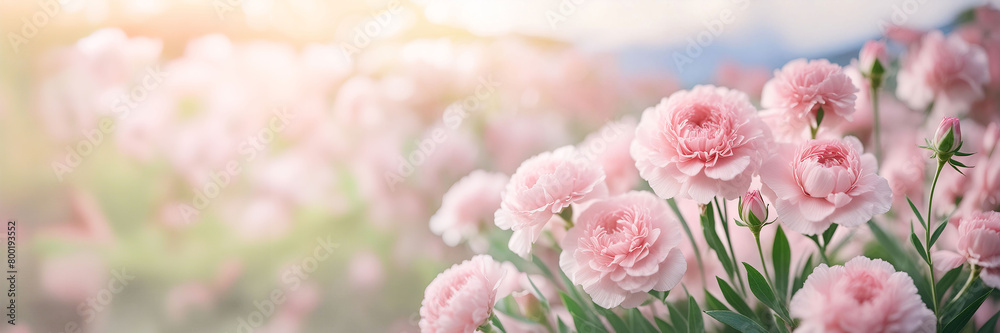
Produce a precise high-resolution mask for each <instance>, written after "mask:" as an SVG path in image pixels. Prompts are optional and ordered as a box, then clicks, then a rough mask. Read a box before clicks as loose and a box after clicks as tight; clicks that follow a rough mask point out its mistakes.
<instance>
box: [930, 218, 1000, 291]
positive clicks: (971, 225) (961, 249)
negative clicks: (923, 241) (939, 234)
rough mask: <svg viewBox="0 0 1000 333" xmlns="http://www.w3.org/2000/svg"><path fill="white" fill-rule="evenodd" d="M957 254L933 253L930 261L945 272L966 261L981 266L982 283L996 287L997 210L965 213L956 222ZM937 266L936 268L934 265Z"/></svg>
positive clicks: (999, 275) (999, 259)
mask: <svg viewBox="0 0 1000 333" xmlns="http://www.w3.org/2000/svg"><path fill="white" fill-rule="evenodd" d="M957 250H958V254H955V253H954V252H948V251H939V252H935V253H934V256H933V259H934V263H935V264H938V265H939V266H941V268H940V269H939V270H941V271H946V270H950V269H952V268H955V267H958V266H961V265H962V263H964V262H968V263H969V264H971V265H975V266H979V267H982V269H983V270H982V272H981V273H980V275H979V277H980V278H982V279H983V283H985V284H986V285H987V286H990V287H993V288H1000V212H992V211H990V212H976V213H970V214H965V216H963V217H962V218H961V220H959V224H958V246H957ZM935 268H937V267H935Z"/></svg>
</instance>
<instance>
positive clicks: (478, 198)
mask: <svg viewBox="0 0 1000 333" xmlns="http://www.w3.org/2000/svg"><path fill="white" fill-rule="evenodd" d="M506 184H507V176H506V175H504V174H501V173H492V172H486V171H483V170H476V171H473V172H472V173H470V174H469V175H468V176H465V178H462V179H461V180H459V181H458V182H457V183H455V185H452V186H451V189H449V190H448V193H445V195H444V198H443V199H442V200H441V208H440V209H438V211H437V213H434V216H431V221H430V227H431V231H432V232H434V234H436V235H441V238H443V239H444V242H445V244H448V245H449V246H456V245H458V243H460V242H462V241H470V245H472V246H473V248H474V249H476V248H477V247H483V246H481V245H482V244H478V243H479V241H480V237H479V231H480V229H481V228H482V225H483V223H484V222H486V223H488V224H492V223H493V212H495V211H496V210H497V208H500V195H499V193H500V192H501V191H503V188H504V185H506ZM472 243H476V244H472ZM480 249H482V250H485V249H483V248H480Z"/></svg>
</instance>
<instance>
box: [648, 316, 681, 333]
mask: <svg viewBox="0 0 1000 333" xmlns="http://www.w3.org/2000/svg"><path fill="white" fill-rule="evenodd" d="M653 319H654V320H655V321H656V327H658V328H659V329H660V332H663V333H673V332H676V330H674V327H673V326H670V324H668V323H667V322H665V321H663V319H660V318H655V317H654V318H653Z"/></svg>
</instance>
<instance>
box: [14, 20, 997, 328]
mask: <svg viewBox="0 0 1000 333" xmlns="http://www.w3.org/2000/svg"><path fill="white" fill-rule="evenodd" d="M978 4H979V2H978V1H971V0H968V1H965V0H963V1H915V0H893V1H886V2H879V3H870V2H867V1H862V0H850V1H844V2H824V3H816V2H806V3H798V2H789V1H750V0H717V1H707V2H702V1H699V2H688V1H675V2H660V3H649V2H640V1H603V0H593V1H568V0H547V1H528V0H518V1H499V0H473V1H458V0H365V1H322V0H287V1H274V0H241V1H240V0H197V1H196V0H179V1H165V0H39V1H4V2H3V3H2V4H0V32H3V33H4V45H3V46H2V47H0V123H2V124H3V127H2V129H3V130H2V131H0V142H2V143H0V156H2V157H3V158H0V212H2V213H3V214H4V215H5V217H7V218H9V219H16V220H17V221H18V223H19V224H18V234H17V235H18V242H19V243H18V249H19V251H20V252H19V258H20V260H19V265H21V266H20V267H21V268H20V270H19V274H20V279H19V281H18V283H19V284H18V288H20V289H21V290H24V291H23V294H21V295H24V296H23V297H20V298H18V302H19V303H18V311H19V322H18V327H19V329H21V330H22V331H30V332H50V331H74V330H76V329H79V330H80V331H83V332H219V331H224V332H250V331H258V332H321V331H323V332H326V331H334V332H361V331H391V332H416V331H418V330H419V328H418V325H417V324H418V321H419V315H418V313H417V311H418V309H419V307H420V301H421V299H422V298H423V291H424V288H425V287H426V286H427V284H428V283H429V282H430V281H431V279H433V278H434V277H435V276H436V275H437V274H438V273H439V272H441V271H443V270H444V269H445V268H447V267H449V266H451V265H452V264H454V263H458V262H461V261H462V260H464V259H467V258H470V257H471V256H472V254H473V253H475V252H482V251H484V247H489V246H490V244H493V243H497V242H498V241H499V242H500V243H502V244H505V243H506V240H505V239H500V238H503V237H506V234H504V233H502V232H499V231H497V232H494V234H493V235H487V234H484V233H480V232H477V231H478V230H477V229H476V223H490V221H489V220H490V219H492V215H490V214H486V216H480V215H482V214H480V213H481V212H480V211H479V210H483V211H486V212H489V211H491V210H494V209H495V208H497V207H494V208H488V207H486V208H483V207H478V208H477V207H449V206H448V205H449V203H448V202H447V201H450V200H460V199H467V198H454V199H452V198H450V197H448V196H445V193H446V192H448V190H449V189H450V188H452V186H453V184H455V183H456V182H458V181H459V180H460V179H462V178H464V177H466V176H468V175H469V174H470V173H472V174H473V175H477V173H473V171H474V170H477V169H483V170H486V171H488V172H493V173H495V175H494V176H495V177H509V176H510V175H511V174H513V173H514V171H515V169H516V168H517V166H518V165H520V164H521V162H522V161H523V160H525V159H527V158H529V157H531V156H533V155H536V154H538V153H541V152H544V151H549V150H552V149H555V148H557V147H560V146H565V145H578V148H579V149H580V150H581V151H583V152H584V153H586V154H587V157H588V158H591V159H593V160H594V161H597V162H599V163H604V164H605V165H604V166H603V167H604V168H605V169H606V170H607V172H608V175H607V177H608V181H609V183H611V182H613V184H611V185H612V187H613V188H611V190H612V191H613V192H615V193H622V192H625V191H627V190H629V189H633V188H636V187H641V186H644V184H641V182H640V180H639V178H638V172H637V170H634V169H632V168H631V166H630V165H609V164H608V163H610V162H608V161H616V160H621V159H620V158H618V157H616V156H627V153H626V154H624V155H623V154H622V153H621V150H622V149H627V147H628V144H627V142H628V139H630V136H629V135H630V134H631V128H633V127H634V126H635V124H636V122H637V119H638V115H639V114H640V112H641V111H642V110H643V109H645V108H646V107H649V106H653V105H655V104H656V103H657V102H658V101H659V100H660V99H661V98H663V97H666V96H669V95H670V93H672V92H674V91H676V90H678V89H681V88H683V87H690V86H693V85H694V84H697V83H716V84H719V85H724V86H729V87H732V88H735V89H740V90H743V91H745V92H746V93H747V94H748V95H749V96H750V97H751V99H753V101H754V103H755V104H756V105H757V106H758V107H759V98H760V94H761V89H762V87H763V85H764V83H765V82H766V81H767V80H768V79H769V78H770V77H771V76H772V75H773V74H772V71H773V70H774V69H776V68H779V67H780V66H781V65H783V64H785V63H786V62H788V61H789V60H791V59H795V58H801V57H806V58H815V57H825V58H829V59H830V60H831V61H832V62H834V63H837V64H839V65H842V66H848V65H849V64H850V60H851V59H852V58H854V57H855V56H856V55H857V54H858V50H859V49H860V47H861V46H862V44H863V43H864V42H865V41H867V40H871V39H885V38H889V39H892V40H896V41H900V42H901V43H897V44H892V45H890V46H891V47H893V48H894V49H893V50H894V51H897V52H898V51H899V50H900V49H902V48H905V47H906V46H905V44H906V43H911V42H913V43H916V42H917V41H918V40H919V38H920V36H922V35H921V34H922V33H923V31H927V30H932V29H943V30H945V32H946V33H947V32H950V31H951V30H953V28H954V27H955V26H956V24H958V23H969V22H972V23H969V24H963V25H961V28H960V29H959V30H958V31H956V33H959V34H956V35H955V36H956V37H953V39H954V40H955V41H956V43H959V38H960V39H961V41H963V42H962V43H971V44H976V45H982V48H983V49H984V50H985V51H984V52H985V54H986V55H987V57H988V58H989V59H990V60H993V59H996V58H997V57H996V54H997V52H998V50H1000V47H998V46H997V45H1000V43H998V42H997V40H996V36H1000V34H997V33H995V32H996V31H997V30H998V29H1000V23H998V21H1000V20H998V19H997V17H998V16H997V14H996V12H994V11H990V10H986V9H978V10H975V11H973V10H969V8H972V7H974V6H976V5H978ZM818 17H822V20H818V19H817V18H818ZM973 18H974V19H973ZM970 20H972V21H970ZM896 26H903V27H907V28H905V29H904V28H899V27H896ZM907 36H909V38H908V37H907ZM914 36H915V37H914ZM950 40H951V39H949V41H950ZM989 65H990V67H989V69H990V71H989V73H990V75H991V76H992V77H993V79H991V80H990V81H991V82H993V83H996V82H1000V80H997V79H996V77H997V76H998V75H1000V74H998V73H1000V72H998V70H997V68H1000V67H997V65H996V64H995V63H994V62H990V63H989ZM847 68H848V69H847V71H848V75H852V74H851V73H850V70H851V69H850V68H851V67H847ZM854 70H855V71H857V69H854ZM854 79H855V80H860V77H858V78H854ZM997 91H998V90H997V87H995V86H987V87H986V88H985V92H984V95H985V97H984V99H983V100H982V101H979V102H978V103H977V104H974V105H973V106H971V110H970V112H969V115H970V117H973V118H975V119H978V120H979V121H980V122H982V123H984V124H985V123H988V122H989V121H993V120H996V119H998V118H997V117H998V116H997V114H998V113H997V112H996V107H995V102H996V100H997V96H998V95H997ZM865 93H866V92H865V91H864V90H862V91H861V92H859V102H858V111H857V112H856V114H855V118H856V119H861V120H859V121H858V122H859V123H860V124H862V125H860V126H862V128H861V129H862V130H863V129H864V128H863V127H864V126H868V127H869V128H870V126H871V125H870V118H871V111H870V110H868V111H866V110H865V108H866V107H867V105H868V102H867V99H866V98H868V97H865V95H864V94H865ZM885 100H886V102H885V103H886V105H885V106H883V113H882V115H883V117H898V118H901V119H905V118H906V116H905V115H902V114H903V113H904V112H907V110H905V107H904V106H902V103H900V102H899V101H897V100H892V99H888V98H886V99H885ZM889 104H892V105H895V109H896V110H892V108H893V107H891V106H889ZM866 115H867V117H868V118H867V119H868V120H865V119H866V118H865V117H866ZM866 121H867V122H866ZM609 122H611V124H608V123H609ZM886 122H888V121H886ZM865 124H868V125H865ZM916 126H919V125H917V124H914V126H913V127H916ZM931 126H933V125H931ZM973 126H974V125H973ZM973 126H970V129H967V130H966V133H972V134H967V136H968V137H970V138H977V137H982V134H975V133H976V131H977V130H976V129H974V128H971V127H973ZM618 127H623V128H626V129H627V130H626V132H629V133H627V134H629V135H624V136H620V135H617V134H616V131H617V128H618ZM980 127H985V126H980ZM844 131H845V132H851V131H861V130H859V129H857V128H845V129H844ZM978 131H979V133H981V132H983V131H984V130H983V129H979V130H978ZM987 131H988V132H989V133H993V134H995V133H996V132H997V131H996V128H995V126H994V127H991V128H990V129H989V130H987ZM607 133H611V134H615V135H611V136H608V135H606V134H607ZM883 135H885V134H883ZM910 136H912V137H913V139H914V140H915V138H916V137H920V136H919V135H910ZM910 136H908V137H907V138H908V139H907V140H909V138H910ZM862 139H863V140H864V141H865V142H867V141H868V140H867V139H866V138H864V137H862ZM970 141H971V140H970ZM979 141H980V142H981V141H983V140H982V139H979ZM994 141H995V140H994ZM975 145H976V146H966V147H967V148H968V149H969V150H970V151H971V150H976V149H978V150H982V151H983V152H984V153H982V154H977V155H976V158H980V159H982V160H983V162H982V163H981V164H983V165H982V166H981V167H980V168H977V169H976V171H975V173H974V175H972V176H973V177H979V178H982V179H985V180H986V181H985V182H978V183H977V184H980V185H977V186H978V187H977V189H976V191H977V192H976V193H980V194H979V195H981V196H984V197H990V198H991V199H989V200H986V201H984V202H986V203H988V204H989V205H992V206H993V207H988V208H991V209H993V208H997V200H995V198H993V196H995V195H994V194H995V193H996V191H992V190H991V189H995V187H996V186H995V185H996V184H997V182H996V179H997V177H996V176H995V174H996V173H995V172H991V170H995V169H996V168H995V167H993V168H987V167H988V166H995V165H998V164H997V163H993V160H995V158H992V157H993V156H996V155H995V154H993V153H992V152H993V150H994V149H993V146H992V144H990V143H989V142H987V143H986V145H988V147H987V146H983V144H980V143H976V144H975ZM599 147H616V148H611V150H607V149H605V148H599ZM622 147H625V148H622ZM616 154H617V155H616ZM897 154H898V155H899V156H896V155H897ZM914 154H916V155H917V156H918V157H919V154H921V152H919V151H917V152H913V153H912V154H911V153H903V152H899V153H893V155H890V158H891V160H894V161H895V162H893V163H886V165H885V166H884V168H894V169H895V170H897V171H893V172H896V175H895V176H889V177H888V178H889V180H890V183H891V185H892V187H893V191H894V192H897V193H911V192H914V193H920V192H921V191H922V189H918V188H913V186H918V185H912V184H908V183H906V179H907V178H908V177H909V176H908V175H907V174H906V172H907V170H908V169H909V167H908V166H909V165H911V164H913V163H918V164H919V162H920V161H919V160H917V162H912V160H914V159H913V158H912V157H913V156H914ZM893 165H894V166H893ZM981 170H982V171H981ZM980 173H982V174H980ZM481 175H482V174H480V176H481ZM960 181H961V180H956V182H955V183H954V184H952V185H951V186H953V187H960V186H965V185H962V184H961V183H960ZM471 185H475V184H471ZM471 185H469V186H462V187H471ZM478 186H482V187H487V185H478ZM490 186H492V185H490ZM979 187H985V188H979ZM453 190H455V189H453ZM460 190H461V191H469V192H473V193H470V194H468V195H479V194H481V193H476V191H482V190H477V189H473V188H469V189H459V190H455V191H460ZM494 191H495V190H494ZM956 193H964V191H959V190H956ZM457 195H462V196H465V195H464V194H462V193H457V194H453V195H452V196H457ZM497 195H498V196H499V193H497ZM442 198H444V199H442ZM442 205H445V207H446V208H448V209H449V211H444V212H439V211H438V210H439V208H440V207H442ZM498 205H499V203H498V202H497V203H496V204H495V206H498ZM954 206H955V205H954V201H952V207H951V209H955V207H954ZM466 208H470V209H471V208H475V209H476V211H463V210H462V209H466ZM451 209H454V210H451ZM963 209H964V208H963ZM436 212H437V213H438V214H439V216H440V218H441V219H444V218H445V217H447V216H451V217H450V218H449V219H451V220H452V221H450V222H447V221H446V222H440V223H452V224H458V223H461V224H464V225H468V226H469V228H468V230H463V231H461V232H460V233H458V234H454V235H452V234H450V233H445V235H444V238H442V237H441V236H438V235H436V234H435V232H437V231H435V232H432V230H433V229H432V226H431V222H430V221H431V220H432V219H431V217H432V216H433V215H434V214H435V213H436ZM473 219H475V221H473ZM689 220H690V219H689ZM695 220H696V219H695ZM442 221H443V220H442ZM486 225H489V224H486ZM556 229H558V228H556ZM437 233H441V232H437ZM508 233H509V232H508ZM497 234H499V236H497ZM498 237H499V238H498ZM765 237H773V236H765ZM541 241H543V242H547V241H549V240H544V239H543V240H541ZM462 244H464V245H462ZM747 244H749V242H747ZM456 245H457V246H456ZM683 246H687V247H690V246H691V245H690V244H685V245H682V247H683ZM697 246H698V247H703V246H704V245H703V244H702V245H697ZM539 256H541V257H544V258H547V259H548V260H552V259H553V258H554V257H552V256H551V253H550V254H546V253H540V254H539ZM546 256H548V257H546ZM688 259H689V261H690V260H691V258H688ZM689 267H694V266H690V265H689ZM707 269H708V270H709V272H711V271H712V270H716V271H717V268H713V267H708V268H707ZM689 270H690V271H696V270H694V269H689ZM697 280H699V279H698V277H697V276H696V277H689V276H685V279H684V281H685V283H689V284H688V286H689V287H691V286H693V285H694V284H695V283H701V281H697ZM522 291H523V290H522ZM522 296H523V295H522ZM522 298H524V297H522ZM525 302H529V303H530V300H525Z"/></svg>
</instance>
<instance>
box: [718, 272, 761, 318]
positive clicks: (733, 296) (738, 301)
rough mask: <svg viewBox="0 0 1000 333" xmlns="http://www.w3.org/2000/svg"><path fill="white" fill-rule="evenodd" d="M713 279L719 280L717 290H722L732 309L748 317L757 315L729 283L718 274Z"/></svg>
mask: <svg viewBox="0 0 1000 333" xmlns="http://www.w3.org/2000/svg"><path fill="white" fill-rule="evenodd" d="M715 280H716V281H718V282H719V290H721V291H722V297H723V298H725V299H726V302H727V303H729V306H732V307H733V310H736V312H739V313H740V314H742V315H744V316H747V317H750V318H753V317H756V316H757V314H756V313H754V312H753V309H750V306H749V305H747V303H746V301H744V300H743V297H742V296H740V294H737V293H736V290H733V287H731V286H729V283H727V282H726V281H725V280H723V279H722V278H720V277H718V276H716V277H715Z"/></svg>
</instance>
